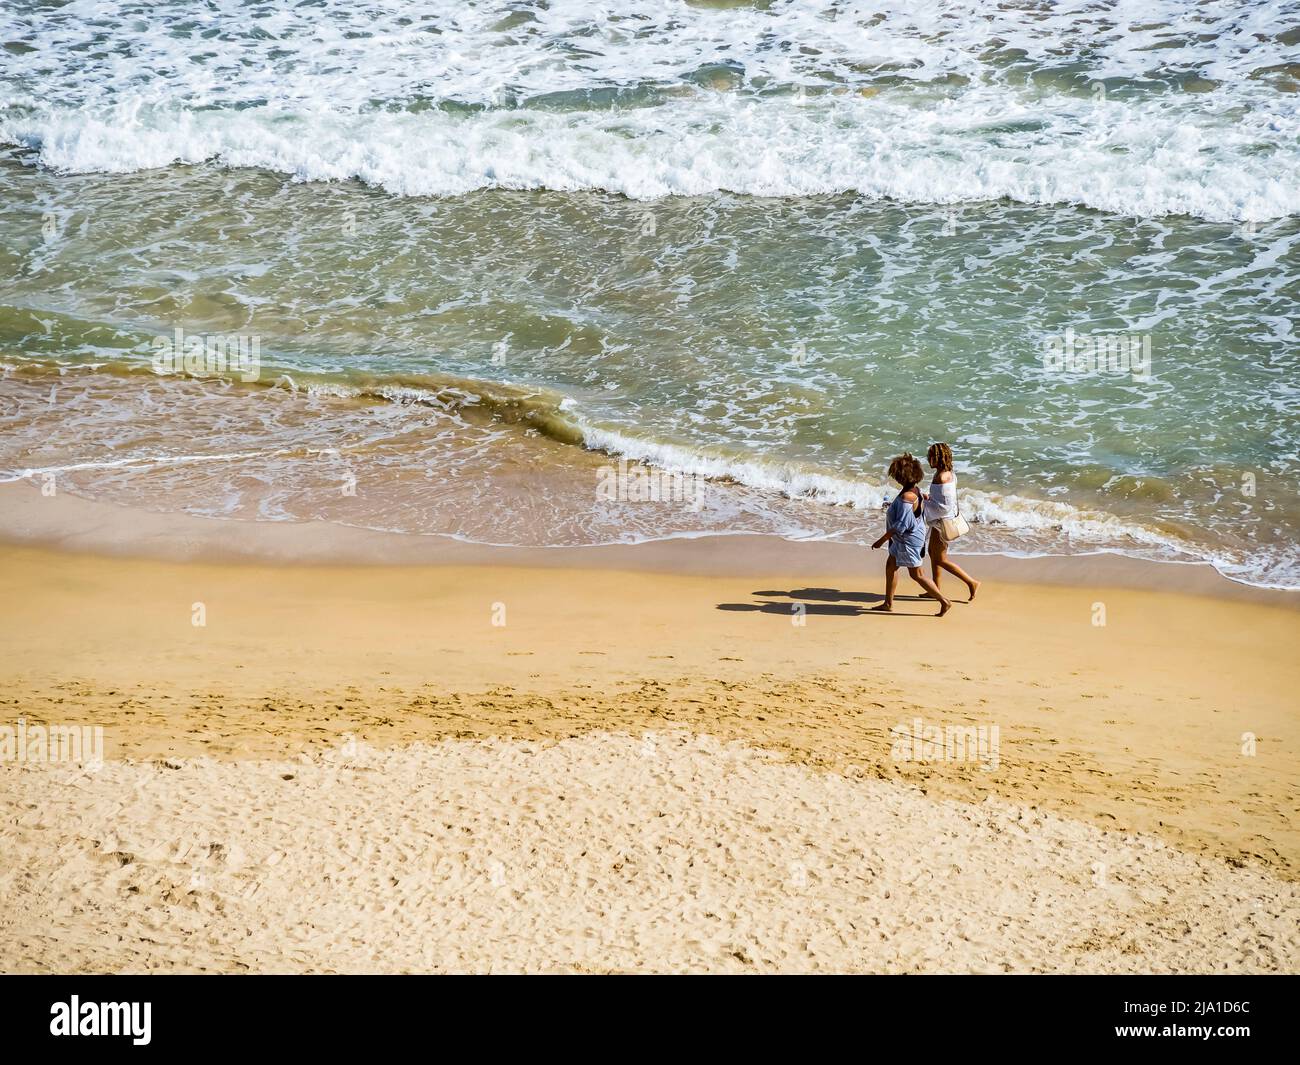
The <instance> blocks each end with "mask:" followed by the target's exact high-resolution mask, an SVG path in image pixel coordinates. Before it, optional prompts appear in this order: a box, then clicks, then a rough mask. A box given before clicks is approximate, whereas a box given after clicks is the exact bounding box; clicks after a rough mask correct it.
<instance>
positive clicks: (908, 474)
mask: <svg viewBox="0 0 1300 1065" xmlns="http://www.w3.org/2000/svg"><path fill="white" fill-rule="evenodd" d="M889 476H890V477H892V478H893V479H894V480H895V481H897V482H898V483H899V484H901V485H902V486H903V490H904V491H906V490H907V489H909V488H914V487H916V485H918V484H920V483H921V478H922V477H924V476H925V471H924V470H923V469H921V464H920V463H919V462H917V461H916V459H915V458H913V457H912V455H911V453H910V452H907V451H904V452H903V453H902V454H901V455H899V456H898V458H896V459H894V461H893V462H891V463H890V464H889Z"/></svg>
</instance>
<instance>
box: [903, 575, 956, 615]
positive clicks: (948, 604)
mask: <svg viewBox="0 0 1300 1065" xmlns="http://www.w3.org/2000/svg"><path fill="white" fill-rule="evenodd" d="M907 572H908V573H910V574H911V575H912V580H914V581H916V583H917V584H919V585H920V586H921V587H922V588H924V589H925V590H926V591H927V592H929V593H930V594H931V595H933V596H934V597H935V598H936V599H937V600H939V613H938V616H939V617H943V616H944V614H946V613H948V611H949V610H951V609H952V601H951V600H949V599H946V598H944V594H943V592H941V591H939V586H938V585H937V584H935V583H934V581H932V580H930V578H929V577H927V576H926V575H925V574H924V573H922V572H921V567H920V566H912V567H911V568H910V569H909V570H908V571H907Z"/></svg>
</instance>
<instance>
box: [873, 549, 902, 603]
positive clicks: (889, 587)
mask: <svg viewBox="0 0 1300 1065" xmlns="http://www.w3.org/2000/svg"><path fill="white" fill-rule="evenodd" d="M897 583H898V563H897V562H895V561H894V556H893V555H890V556H889V557H888V558H887V559H885V601H884V602H883V603H881V604H879V605H878V606H873V607H872V608H871V609H872V610H884V611H889V610H893V609H894V585H895V584H897Z"/></svg>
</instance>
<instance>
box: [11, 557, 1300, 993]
mask: <svg viewBox="0 0 1300 1065" xmlns="http://www.w3.org/2000/svg"><path fill="white" fill-rule="evenodd" d="M701 549H703V548H701ZM790 550H791V552H796V551H797V550H798V548H797V547H795V546H794V545H791V547H790ZM878 564H879V558H878V556H872V555H867V554H866V553H865V552H864V553H863V558H862V569H861V570H860V571H859V572H856V573H854V572H844V571H843V570H841V571H840V572H838V573H824V574H821V575H810V574H808V573H807V571H806V567H805V568H804V570H803V575H801V576H798V577H786V578H782V577H781V576H780V575H779V574H778V573H773V574H772V575H769V576H766V577H762V578H754V577H750V576H744V575H743V574H735V573H732V574H722V575H718V576H711V577H710V576H701V575H671V574H665V573H662V572H637V571H619V570H611V569H607V568H599V569H584V568H580V567H578V568H561V567H557V566H550V567H546V568H542V567H521V566H501V565H462V566H409V565H408V566H391V567H382V566H380V567H364V566H323V565H320V566H318V565H314V566H300V567H276V566H270V565H250V564H203V563H197V562H194V561H189V562H183V563H175V562H159V561H151V560H146V559H133V558H105V557H97V556H90V555H80V554H59V553H54V552H48V551H43V550H38V549H32V548H17V547H10V548H3V549H0V597H2V601H3V603H4V607H3V612H2V614H0V641H2V643H3V646H4V647H5V649H6V656H5V659H4V662H3V665H2V666H0V680H2V681H3V683H2V684H0V693H2V694H0V699H3V700H4V702H3V706H2V707H0V722H3V721H6V720H9V721H11V720H12V719H16V718H17V717H18V716H20V715H23V716H25V718H26V719H27V721H29V722H31V723H36V722H40V721H46V722H51V723H60V724H89V725H101V726H103V728H104V730H105V740H106V748H107V755H108V757H109V758H110V759H112V760H113V761H111V762H110V764H109V765H108V766H107V767H106V768H105V769H104V770H103V771H102V772H100V773H97V774H94V773H89V774H88V773H84V772H79V771H77V770H75V769H72V768H69V767H45V766H25V767H14V766H4V767H0V832H3V852H2V853H3V863H4V864H3V867H2V868H0V902H3V913H4V916H3V917H0V966H2V967H3V968H5V969H20V968H21V969H41V970H62V969H66V968H78V969H81V968H85V969H92V970H98V969H104V968H113V969H116V968H124V967H125V968H151V967H162V968H166V967H180V968H185V969H200V968H207V969H238V968H245V967H247V968H252V969H293V970H298V969H343V970H351V969H405V968H453V969H454V968H468V969H486V968H491V967H493V966H494V965H495V966H496V967H500V968H512V969H514V968H528V969H552V968H578V969H582V968H589V969H605V968H613V969H634V968H650V969H674V970H676V969H732V968H736V969H744V970H755V971H757V970H763V969H771V968H788V969H811V968H818V967H827V968H854V969H859V968H865V969H938V970H958V971H964V970H967V969H985V968H993V969H1006V968H1010V969H1013V970H1016V971H1020V970H1024V969H1063V970H1073V969H1080V968H1081V969H1088V970H1114V969H1134V970H1138V971H1141V970H1144V969H1175V970H1178V969H1181V970H1185V971H1210V970H1216V969H1221V968H1225V967H1226V968H1228V969H1230V970H1234V971H1235V970H1238V969H1253V968H1263V969H1275V970H1276V969H1280V970H1287V971H1292V970H1295V969H1296V968H1297V967H1298V966H1300V962H1297V952H1296V935H1295V929H1296V922H1297V917H1298V916H1300V915H1298V914H1297V910H1296V896H1295V887H1294V880H1295V879H1296V872H1297V862H1298V860H1300V836H1298V835H1297V830H1296V827H1295V814H1296V810H1295V806H1296V804H1295V795H1296V794H1297V790H1298V789H1297V785H1298V784H1300V772H1298V770H1297V766H1298V765H1300V762H1298V760H1297V754H1298V753H1300V714H1297V711H1296V700H1295V696H1294V692H1295V691H1296V688H1297V680H1300V676H1298V675H1297V674H1298V673H1300V670H1298V669H1297V666H1296V663H1295V655H1294V648H1295V646H1296V645H1297V636H1298V635H1300V631H1298V630H1300V614H1297V612H1296V611H1295V610H1293V609H1285V608H1282V607H1277V606H1273V605H1270V603H1269V602H1267V601H1260V602H1255V601H1249V600H1246V601H1235V600H1231V601H1230V600H1222V599H1216V598H1209V597H1203V596H1187V595H1179V594H1172V593H1168V592H1159V591H1152V590H1145V589H1144V590H1131V589H1124V588H1112V587H1104V586H1099V585H1094V584H1092V583H1091V582H1090V581H1089V580H1088V576H1087V572H1086V571H1084V570H1082V569H1081V570H1079V573H1080V581H1079V584H1078V585H1077V586H1071V585H1059V584H1052V585H1048V584H1043V585H1025V584H1015V583H1009V582H1005V581H1001V580H990V581H988V582H987V583H986V585H985V587H984V588H983V589H982V590H981V592H980V600H979V602H978V603H977V604H974V605H971V606H965V605H961V606H958V607H957V608H955V609H954V611H953V612H952V614H950V615H949V617H948V618H946V619H944V620H943V621H942V622H940V621H936V620H934V619H933V618H932V617H930V616H928V615H930V614H931V613H932V612H933V607H932V606H931V605H930V604H929V603H926V602H921V601H917V600H912V599H906V600H901V601H900V604H899V606H900V614H899V616H893V617H882V616H879V615H873V614H869V613H866V612H865V608H866V607H868V606H870V605H872V603H873V602H874V601H875V593H876V592H878V590H879V586H880V578H879V575H878V572H877V570H878ZM795 569H796V568H795V567H791V571H792V572H794V571H795ZM196 603H202V604H203V610H204V611H205V614H206V617H205V620H206V624H205V625H204V626H202V627H196V626H194V625H193V624H192V623H191V621H192V617H193V613H194V604H196ZM796 603H802V604H804V605H805V608H806V614H805V616H804V619H803V620H804V624H802V625H798V624H795V623H794V622H795V621H797V620H799V619H798V618H797V617H793V616H792V604H796ZM1096 603H1104V605H1105V611H1106V622H1107V623H1106V625H1105V626H1101V627H1099V626H1095V625H1094V624H1093V623H1092V621H1093V617H1094V604H1096ZM720 608H721V609H720ZM502 609H504V619H505V624H504V625H503V626H497V625H494V624H493V620H494V617H495V618H496V619H498V620H499V619H500V618H501V616H502ZM916 717H919V718H921V719H922V720H923V721H924V722H925V723H926V724H929V725H938V726H945V725H962V724H969V725H983V726H986V727H988V726H993V725H996V726H997V727H998V729H999V732H1000V748H999V756H1000V757H999V764H998V766H997V768H996V769H995V770H992V771H988V770H986V769H983V768H981V766H980V764H979V763H978V762H955V763H954V762H932V763H928V764H916V763H907V762H900V761H897V760H895V759H894V758H892V757H891V737H890V734H889V729H890V727H891V726H893V725H898V724H903V723H906V722H909V721H911V720H912V719H913V718H916ZM1247 733H1249V734H1252V735H1254V736H1255V737H1257V741H1256V743H1257V745H1256V748H1255V754H1254V755H1253V756H1252V755H1247V754H1243V750H1242V748H1243V735H1244V734H1247ZM647 734H653V736H654V737H657V738H656V739H653V740H651V741H647V740H646V736H647ZM349 736H351V737H355V739H356V740H357V741H358V742H359V743H360V744H361V750H362V751H365V749H366V745H373V746H374V747H376V748H377V751H375V752H370V753H365V754H364V755H363V756H351V760H349V756H348V755H347V754H346V753H345V752H350V751H352V750H353V748H352V747H351V746H346V744H347V740H348V737H349ZM703 737H712V740H709V741H706V740H705V739H703ZM449 740H450V741H461V742H440V741H449ZM464 741H489V742H486V743H483V742H464ZM647 742H649V743H650V745H651V747H654V745H655V744H659V748H658V756H657V759H656V758H651V759H647V757H646V756H645V754H644V750H645V747H646V744H647ZM709 742H712V743H714V744H715V746H714V747H709V746H707V743H709ZM702 744H705V746H701V745H702ZM716 744H721V745H722V747H721V748H719V747H717V746H716ZM429 745H432V746H429ZM719 751H725V752H726V753H725V754H722V753H719ZM530 752H531V753H530ZM121 759H128V760H130V761H128V762H125V763H123V762H121V761H118V760H121ZM304 759H305V760H304ZM358 759H359V760H358ZM169 767H179V768H169ZM286 775H292V776H293V777H294V780H292V781H285V780H284V779H283V778H284V777H285V776H286ZM560 795H564V796H565V798H563V799H561V798H560V797H559V796H560ZM986 800H992V801H991V802H987V803H986ZM661 813H662V814H663V816H662V817H661V816H660V814H661ZM665 818H667V819H668V820H667V821H666V822H665V823H663V824H657V822H664V819H665ZM992 822H996V826H994V827H991V824H992ZM1011 826H1015V827H1014V828H1013V827H1011ZM584 847H585V848H586V850H587V852H588V854H589V855H590V861H589V862H587V861H585V860H584V861H578V857H580V856H581V852H582V850H583V849H584ZM656 847H658V848H661V849H660V850H656ZM665 847H666V848H669V849H668V850H664V849H662V848H665ZM801 851H806V854H807V857H808V858H809V859H811V860H808V861H805V860H804V859H803V858H800V857H799V856H798V855H799V853H800V852H801ZM665 854H667V855H669V856H668V857H665ZM232 855H235V856H236V857H235V859H234V860H232V858H231V856H232ZM277 855H280V857H279V858H277V857H276V856H277ZM722 855H729V857H726V858H723V857H722ZM692 861H693V862H694V865H692V864H691V862H692ZM270 862H274V864H268V863H270ZM495 863H500V867H499V868H498V866H497V865H496V864H495ZM575 863H576V864H575ZM683 863H685V864H683ZM791 863H802V867H803V869H804V872H803V873H799V872H798V868H799V866H798V865H796V866H795V867H794V870H793V871H792V868H791ZM693 869H694V870H697V872H696V873H692V872H690V870H693ZM277 870H278V871H277ZM493 870H496V873H495V874H494V873H493ZM954 870H959V871H954ZM801 877H803V878H804V883H805V884H806V885H807V886H806V887H805V888H803V889H800V890H794V888H793V887H792V886H791V885H792V884H797V883H798V882H799V880H800V878H801ZM192 878H197V879H194V880H193V883H191V879H192ZM485 878H486V879H485ZM787 881H790V883H787ZM886 891H887V892H889V895H888V896H887V897H886V896H885V895H884V894H883V892H886ZM801 892H802V893H801ZM291 904H292V905H291ZM710 915H712V916H710Z"/></svg>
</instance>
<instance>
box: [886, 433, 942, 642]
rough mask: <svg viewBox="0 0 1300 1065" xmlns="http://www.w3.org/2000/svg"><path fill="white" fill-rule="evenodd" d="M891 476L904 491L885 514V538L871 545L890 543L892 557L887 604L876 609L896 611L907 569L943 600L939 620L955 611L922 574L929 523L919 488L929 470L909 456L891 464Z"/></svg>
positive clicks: (887, 570)
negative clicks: (896, 597)
mask: <svg viewBox="0 0 1300 1065" xmlns="http://www.w3.org/2000/svg"><path fill="white" fill-rule="evenodd" d="M889 476H890V477H892V478H893V479H894V480H895V481H897V482H898V483H899V484H900V485H901V486H902V488H903V490H902V491H901V492H899V493H898V495H897V496H895V497H894V501H893V502H892V503H890V504H889V510H888V511H886V512H885V535H884V536H882V537H881V538H880V539H879V540H877V541H876V542H875V543H874V544H872V545H871V547H872V550H875V549H876V548H877V547H880V546H881V545H882V544H885V543H888V544H889V558H888V559H887V560H886V561H885V601H884V602H883V603H881V604H880V605H879V606H873V607H872V608H871V609H872V610H880V611H885V612H888V611H891V610H893V609H894V585H895V584H896V583H897V582H898V569H899V567H900V566H901V567H902V568H903V569H905V570H907V572H908V574H909V575H910V576H911V578H912V580H914V581H916V583H917V584H919V585H920V586H921V587H922V588H924V589H925V590H926V591H927V592H929V593H930V595H931V596H933V597H934V598H935V599H937V600H939V613H938V617H943V616H944V614H946V613H948V611H949V610H951V609H952V601H951V600H949V599H947V598H946V597H945V596H944V594H943V593H942V592H941V591H939V586H938V585H937V584H935V583H934V581H932V580H931V579H930V578H929V577H927V576H926V575H925V574H924V573H922V572H921V559H922V558H924V557H925V537H926V527H925V522H924V521H923V520H922V518H921V505H922V502H923V499H924V497H923V496H922V494H921V489H920V488H919V487H918V486H919V485H920V483H921V478H922V477H924V476H925V471H924V470H923V469H922V468H921V464H920V463H919V462H918V461H917V460H916V459H914V458H913V457H912V456H911V455H909V454H906V453H904V454H902V455H899V456H898V458H896V459H894V461H893V462H891V463H890V464H889Z"/></svg>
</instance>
